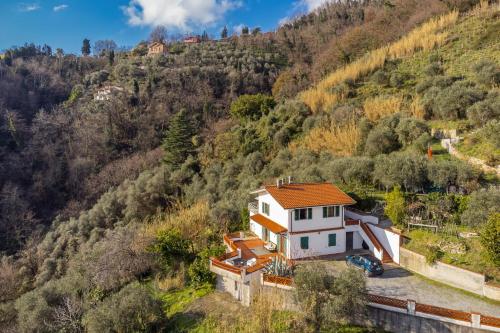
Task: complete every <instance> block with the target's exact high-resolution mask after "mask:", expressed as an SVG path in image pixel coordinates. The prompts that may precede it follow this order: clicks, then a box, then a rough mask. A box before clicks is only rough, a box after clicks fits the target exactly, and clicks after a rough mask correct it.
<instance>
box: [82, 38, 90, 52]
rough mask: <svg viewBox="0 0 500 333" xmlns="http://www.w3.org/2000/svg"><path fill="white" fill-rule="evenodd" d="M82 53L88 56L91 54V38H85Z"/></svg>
mask: <svg viewBox="0 0 500 333" xmlns="http://www.w3.org/2000/svg"><path fill="white" fill-rule="evenodd" d="M82 54H83V55H84V56H85V57H86V56H88V55H90V40H89V39H87V38H85V39H84V40H83V45H82Z"/></svg>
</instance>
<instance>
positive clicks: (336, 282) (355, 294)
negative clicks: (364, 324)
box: [294, 264, 366, 332]
mask: <svg viewBox="0 0 500 333" xmlns="http://www.w3.org/2000/svg"><path fill="white" fill-rule="evenodd" d="M294 281H295V299H296V301H297V303H298V304H299V306H300V308H301V309H302V311H303V312H304V314H305V318H306V322H307V324H308V325H310V326H312V328H313V329H314V331H315V332H320V331H322V330H324V329H327V328H328V327H331V326H335V325H337V324H342V323H346V322H352V320H353V319H354V318H356V317H357V316H361V315H363V314H364V311H365V307H366V280H365V277H364V276H363V275H362V274H361V273H360V272H359V271H357V270H354V269H349V270H347V271H344V272H342V273H340V274H339V275H338V276H333V275H330V274H329V273H328V271H327V269H326V267H325V266H324V265H323V264H314V265H312V264H306V265H302V266H299V267H298V269H297V271H296V274H295V278H294Z"/></svg>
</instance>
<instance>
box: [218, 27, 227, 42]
mask: <svg viewBox="0 0 500 333" xmlns="http://www.w3.org/2000/svg"><path fill="white" fill-rule="evenodd" d="M227 33H228V32H227V26H224V29H222V31H221V33H220V37H221V38H222V39H226V38H227Z"/></svg>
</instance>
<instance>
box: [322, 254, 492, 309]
mask: <svg viewBox="0 0 500 333" xmlns="http://www.w3.org/2000/svg"><path fill="white" fill-rule="evenodd" d="M323 262H324V263H326V265H327V267H328V269H329V270H330V271H331V272H332V273H333V274H335V273H338V272H339V271H341V270H345V269H347V265H346V263H345V261H344V260H324V261H323ZM384 268H385V272H384V274H383V275H382V276H380V277H370V278H368V279H367V287H368V290H369V292H370V293H372V294H376V295H382V296H387V297H393V298H398V299H403V300H406V299H412V300H415V301H416V302H418V303H424V304H429V305H435V306H441V307H445V308H450V309H456V310H461V311H466V312H479V313H482V314H485V315H491V316H495V317H500V303H494V302H493V301H491V302H490V301H485V300H483V299H481V298H480V297H475V296H473V295H469V294H467V293H465V292H462V291H460V290H457V289H454V288H451V287H448V286H446V285H443V284H440V283H437V282H433V281H430V280H427V279H425V278H423V277H421V276H419V275H415V274H413V273H411V272H409V271H407V270H405V269H403V268H401V267H399V266H397V265H395V264H390V265H384Z"/></svg>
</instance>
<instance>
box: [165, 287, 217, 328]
mask: <svg viewBox="0 0 500 333" xmlns="http://www.w3.org/2000/svg"><path fill="white" fill-rule="evenodd" d="M213 290H214V289H213V286H211V285H209V284H207V285H202V286H200V287H192V286H188V287H185V288H182V289H175V290H172V291H167V292H160V293H158V295H157V296H158V298H159V299H160V300H161V301H162V302H163V307H164V310H165V313H166V315H167V318H168V330H167V331H168V332H190V331H191V330H192V329H194V328H195V327H196V326H197V325H198V324H199V322H200V321H201V320H202V319H203V317H202V316H200V315H199V314H197V313H191V312H189V311H186V310H187V309H188V307H189V306H190V305H191V304H192V303H193V302H194V301H196V300H197V299H199V298H202V297H204V296H206V295H208V294H210V293H212V292H213Z"/></svg>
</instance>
